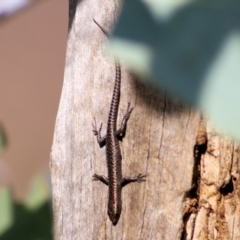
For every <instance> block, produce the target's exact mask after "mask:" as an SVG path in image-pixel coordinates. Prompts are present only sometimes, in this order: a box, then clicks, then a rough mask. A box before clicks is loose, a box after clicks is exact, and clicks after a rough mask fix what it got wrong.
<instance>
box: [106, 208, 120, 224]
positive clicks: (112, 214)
mask: <svg viewBox="0 0 240 240" xmlns="http://www.w3.org/2000/svg"><path fill="white" fill-rule="evenodd" d="M121 211H122V208H121V206H119V205H117V206H109V207H108V216H109V218H110V220H111V222H112V224H113V226H116V225H117V222H118V220H119V218H120V215H121Z"/></svg>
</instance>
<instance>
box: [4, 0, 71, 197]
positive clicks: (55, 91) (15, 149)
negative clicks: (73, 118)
mask: <svg viewBox="0 0 240 240" xmlns="http://www.w3.org/2000/svg"><path fill="white" fill-rule="evenodd" d="M1 1H4V0H0V3H1ZM15 2H16V1H15ZM67 24H68V1H57V0H38V1H35V2H34V3H33V4H30V5H29V6H28V7H26V8H24V9H22V10H21V11H18V12H16V13H15V14H13V15H9V16H7V17H5V18H4V19H3V20H1V21H0V36H1V37H0V56H1V57H0V124H1V126H2V127H3V128H4V131H5V133H6V136H7V142H8V143H7V146H6V147H5V148H4V149H3V151H2V153H1V155H0V184H1V186H3V185H5V186H6V185H7V186H9V187H10V188H11V190H12V194H13V196H14V199H15V200H18V201H19V200H22V199H23V198H24V197H25V195H26V194H27V192H28V190H29V187H30V184H29V183H30V180H32V179H33V178H34V176H36V175H38V174H43V175H45V176H47V175H48V171H49V170H48V169H49V168H48V164H49V158H50V150H51V144H52V138H53V132H54V124H55V118H56V114H57V109H58V103H59V99H60V94H61V87H62V82H63V73H64V62H65V51H66V40H67ZM49 179H50V178H49Z"/></svg>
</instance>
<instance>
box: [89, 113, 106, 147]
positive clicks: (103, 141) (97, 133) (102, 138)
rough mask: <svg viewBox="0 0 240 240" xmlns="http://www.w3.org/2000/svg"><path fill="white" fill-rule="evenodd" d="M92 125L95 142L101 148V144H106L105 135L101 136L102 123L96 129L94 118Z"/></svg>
mask: <svg viewBox="0 0 240 240" xmlns="http://www.w3.org/2000/svg"><path fill="white" fill-rule="evenodd" d="M92 127H93V130H92V131H93V134H94V135H95V136H97V142H98V144H99V146H100V148H102V147H103V146H105V145H106V136H104V137H101V130H102V123H101V125H100V127H99V129H98V130H97V123H96V119H95V118H94V123H92Z"/></svg>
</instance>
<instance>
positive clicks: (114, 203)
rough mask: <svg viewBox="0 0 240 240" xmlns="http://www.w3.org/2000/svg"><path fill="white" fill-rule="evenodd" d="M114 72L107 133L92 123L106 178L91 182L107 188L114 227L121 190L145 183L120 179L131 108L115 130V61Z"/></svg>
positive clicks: (138, 179) (118, 77) (117, 99)
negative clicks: (103, 152) (122, 143)
mask: <svg viewBox="0 0 240 240" xmlns="http://www.w3.org/2000/svg"><path fill="white" fill-rule="evenodd" d="M93 21H94V22H95V23H96V24H97V26H98V27H99V28H100V29H101V30H102V31H103V33H104V34H105V35H106V36H107V37H109V34H108V33H107V31H106V30H105V29H104V28H102V27H101V26H100V25H99V24H98V23H97V22H96V21H95V20H94V19H93ZM115 71H116V73H115V74H116V75H115V84H114V90H113V94H112V100H111V106H110V111H109V115H108V123H107V133H106V135H105V136H104V137H102V136H101V129H102V123H101V125H100V127H99V129H98V130H97V124H96V119H95V118H94V123H93V133H94V135H95V136H96V137H97V142H98V144H99V146H100V148H102V147H103V146H106V160H107V168H108V178H107V177H105V176H103V175H98V174H94V175H93V180H95V181H97V180H99V181H101V182H102V183H104V184H106V185H107V186H108V216H109V219H110V220H111V222H112V224H113V225H114V226H115V225H116V224H117V222H118V220H119V218H120V215H121V211H122V199H121V192H122V188H123V187H124V186H126V185H127V184H129V183H131V182H139V183H140V182H143V181H146V175H143V174H139V175H138V176H136V177H125V178H123V177H122V154H121V149H120V146H119V141H122V139H123V138H124V137H125V134H126V128H127V122H128V119H129V117H130V115H131V113H132V110H133V108H130V103H128V107H127V110H126V112H125V114H124V117H123V119H122V123H121V127H120V129H118V130H117V118H118V109H119V102H120V90H121V67H120V64H119V63H118V61H115Z"/></svg>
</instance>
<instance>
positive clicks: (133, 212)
mask: <svg viewBox="0 0 240 240" xmlns="http://www.w3.org/2000/svg"><path fill="white" fill-rule="evenodd" d="M77 2H79V3H78V5H77V9H76V11H75V10H74V9H72V8H74V6H76V4H75V3H77ZM119 8H120V2H119V1H118V0H115V1H113V0H105V1H101V2H98V1H95V0H88V1H71V9H70V17H71V16H74V13H75V17H74V18H73V19H72V20H71V21H70V26H71V27H70V29H69V36H68V45H67V56H66V67H65V75H64V84H63V90H62V96H61V101H60V105H59V110H58V115H57V119H56V126H55V133H54V141H53V146H52V153H51V163H50V169H51V173H52V188H53V211H54V234H55V239H57V240H62V239H84V240H85V239H94V240H95V239H113V240H114V239H127V240H131V239H134V240H136V239H144V240H146V239H166V240H169V239H170V240H171V239H174V240H175V239H181V238H182V239H231V238H228V237H232V239H239V230H238V229H237V230H236V226H237V224H239V213H238V212H239V210H238V209H239V201H238V200H239V197H238V196H239V190H238V189H239V187H238V186H239V184H238V183H239V173H238V172H239V170H238V169H239V165H238V158H239V156H238V155H239V152H238V147H237V146H236V145H234V144H232V143H230V142H229V141H226V140H224V139H223V138H221V137H219V136H215V135H214V136H213V135H211V134H210V133H211V131H210V130H207V134H206V135H204V134H203V135H201V134H200V135H198V134H197V132H198V128H199V122H200V115H199V114H198V113H197V112H195V111H193V110H192V109H191V108H188V107H183V106H181V105H180V104H177V103H176V102H174V101H172V100H169V99H168V98H167V97H166V96H165V94H164V93H162V94H160V93H155V92H154V91H153V90H151V89H149V88H148V87H146V86H144V85H142V84H140V83H139V82H138V81H137V80H136V79H135V78H134V77H133V76H132V75H131V74H129V71H127V69H126V68H124V69H123V70H122V87H121V101H120V112H119V119H121V117H122V116H123V114H124V112H125V110H126V107H127V103H128V102H131V106H133V107H134V110H133V112H132V115H131V117H130V119H129V122H128V129H127V134H126V137H125V139H124V140H123V142H122V143H121V149H122V155H123V175H124V176H134V175H137V174H138V173H143V174H147V181H146V182H145V183H141V184H138V183H132V184H130V185H129V186H126V187H125V188H124V189H123V196H122V200H123V211H122V215H121V218H120V220H119V222H118V224H117V226H116V227H113V226H112V225H111V222H110V221H109V219H108V216H107V187H106V186H104V185H103V184H101V183H100V182H93V181H92V175H93V174H94V173H98V174H105V175H107V168H106V159H105V149H100V148H99V146H98V144H97V141H96V139H95V137H94V135H93V132H92V121H93V117H96V120H97V123H98V125H99V124H100V123H101V122H103V130H102V132H104V131H105V130H106V123H107V117H108V112H109V108H110V101H111V96H112V90H113V84H114V77H115V66H114V61H113V59H112V58H111V57H109V56H107V53H106V51H105V42H106V37H105V36H104V34H102V32H101V31H100V30H99V28H98V27H96V25H95V24H94V23H93V20H92V19H93V18H94V19H96V20H97V21H98V22H99V23H100V24H101V25H102V26H104V28H106V29H111V27H112V26H113V25H114V22H115V21H116V18H117V14H118V12H119ZM119 123H120V121H119ZM200 126H202V125H200ZM203 129H204V127H203ZM200 132H201V131H200ZM209 134H210V135H209ZM201 137H202V138H201ZM206 137H207V138H208V139H209V140H208V141H207V142H204V139H206ZM196 139H197V140H198V145H202V148H201V147H199V146H198V147H196V149H195V150H196V151H195V159H194V146H195V142H196ZM199 139H200V140H199ZM202 139H203V143H202V144H199V142H201V140H202ZM213 143H214V144H215V145H214V144H213ZM204 144H205V145H204ZM204 148H205V151H202V149H204ZM216 149H217V150H216ZM196 152H197V153H196ZM197 154H199V155H197ZM194 160H195V161H194ZM198 167H199V168H198ZM199 169H200V170H199ZM231 183H232V186H233V191H232V192H231V191H229V186H230V185H229V184H231ZM224 186H225V187H224ZM234 221H235V222H234ZM224 234H225V235H224ZM226 234H228V235H226ZM220 236H221V237H222V236H227V238H220ZM217 237H218V238H217Z"/></svg>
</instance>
